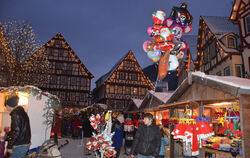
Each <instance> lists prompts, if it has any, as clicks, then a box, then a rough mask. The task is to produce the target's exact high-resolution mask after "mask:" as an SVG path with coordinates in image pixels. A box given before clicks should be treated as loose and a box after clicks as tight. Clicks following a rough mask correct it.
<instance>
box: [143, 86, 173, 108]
mask: <svg viewBox="0 0 250 158" xmlns="http://www.w3.org/2000/svg"><path fill="white" fill-rule="evenodd" d="M172 94H173V92H155V91H152V90H150V91H148V92H147V94H146V96H145V97H144V99H143V101H142V103H141V106H140V108H139V111H152V110H154V108H155V107H158V106H159V105H162V104H165V103H166V102H167V101H168V99H169V98H170V97H171V96H172Z"/></svg>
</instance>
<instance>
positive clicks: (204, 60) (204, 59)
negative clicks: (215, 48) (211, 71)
mask: <svg viewBox="0 0 250 158" xmlns="http://www.w3.org/2000/svg"><path fill="white" fill-rule="evenodd" d="M208 59H209V47H207V48H206V49H205V50H204V52H203V63H204V64H206V63H207V62H208Z"/></svg>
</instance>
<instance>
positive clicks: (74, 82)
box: [71, 77, 76, 86]
mask: <svg viewBox="0 0 250 158" xmlns="http://www.w3.org/2000/svg"><path fill="white" fill-rule="evenodd" d="M71 85H73V86H75V85H76V78H75V77H71Z"/></svg>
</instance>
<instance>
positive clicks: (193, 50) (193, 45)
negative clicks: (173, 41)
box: [182, 35, 198, 60]
mask: <svg viewBox="0 0 250 158" xmlns="http://www.w3.org/2000/svg"><path fill="white" fill-rule="evenodd" d="M182 38H183V39H184V40H185V41H186V42H187V43H188V45H189V51H190V54H191V57H192V59H193V60H196V58H197V52H198V50H197V35H183V36H182ZM185 54H186V53H185Z"/></svg>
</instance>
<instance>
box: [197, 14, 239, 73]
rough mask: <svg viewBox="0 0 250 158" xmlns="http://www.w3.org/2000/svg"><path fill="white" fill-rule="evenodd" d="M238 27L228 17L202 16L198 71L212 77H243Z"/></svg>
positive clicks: (199, 34)
mask: <svg viewBox="0 0 250 158" xmlns="http://www.w3.org/2000/svg"><path fill="white" fill-rule="evenodd" d="M239 46H240V41H239V33H238V25H235V24H233V23H232V22H231V21H230V20H229V18H228V17H218V16H201V17H200V21H199V32H198V41H197V50H198V52H197V60H196V63H195V64H196V70H199V71H202V72H205V73H206V74H210V75H219V76H238V77H243V71H242V70H243V63H242V56H241V52H240V47H239Z"/></svg>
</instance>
